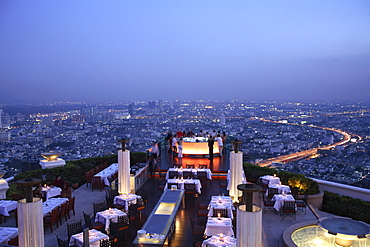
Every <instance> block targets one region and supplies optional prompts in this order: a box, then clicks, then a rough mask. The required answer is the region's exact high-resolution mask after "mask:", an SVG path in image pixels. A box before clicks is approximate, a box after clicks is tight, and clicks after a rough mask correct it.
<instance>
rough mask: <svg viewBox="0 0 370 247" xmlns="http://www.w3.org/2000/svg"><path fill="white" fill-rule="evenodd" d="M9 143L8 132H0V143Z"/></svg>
mask: <svg viewBox="0 0 370 247" xmlns="http://www.w3.org/2000/svg"><path fill="white" fill-rule="evenodd" d="M7 141H10V132H0V142H7Z"/></svg>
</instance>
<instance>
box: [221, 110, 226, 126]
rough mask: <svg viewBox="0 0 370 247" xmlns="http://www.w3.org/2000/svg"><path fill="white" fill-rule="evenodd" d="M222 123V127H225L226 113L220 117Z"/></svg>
mask: <svg viewBox="0 0 370 247" xmlns="http://www.w3.org/2000/svg"><path fill="white" fill-rule="evenodd" d="M220 123H221V126H224V125H225V124H226V117H225V113H221V116H220Z"/></svg>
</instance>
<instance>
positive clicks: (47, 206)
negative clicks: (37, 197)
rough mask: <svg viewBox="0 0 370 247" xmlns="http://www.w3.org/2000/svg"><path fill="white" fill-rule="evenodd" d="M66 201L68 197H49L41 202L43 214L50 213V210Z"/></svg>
mask: <svg viewBox="0 0 370 247" xmlns="http://www.w3.org/2000/svg"><path fill="white" fill-rule="evenodd" d="M68 201H69V200H68V198H50V199H49V200H47V201H45V202H43V203H42V211H43V215H44V216H46V215H48V214H49V213H51V211H53V209H55V208H57V207H59V206H61V205H62V204H64V203H67V202H68Z"/></svg>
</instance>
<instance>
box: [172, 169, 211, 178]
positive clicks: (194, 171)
mask: <svg viewBox="0 0 370 247" xmlns="http://www.w3.org/2000/svg"><path fill="white" fill-rule="evenodd" d="M170 171H177V172H178V173H179V177H182V173H183V172H186V171H188V172H192V173H193V174H194V175H196V174H197V173H198V171H205V172H206V175H207V179H209V180H212V172H211V170H210V169H208V168H198V169H191V168H173V167H172V168H170V169H168V171H167V173H166V180H168V179H169V173H170Z"/></svg>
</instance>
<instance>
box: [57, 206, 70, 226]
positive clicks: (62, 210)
mask: <svg viewBox="0 0 370 247" xmlns="http://www.w3.org/2000/svg"><path fill="white" fill-rule="evenodd" d="M67 206H68V203H67V202H66V203H63V204H62V206H61V207H60V211H59V215H58V216H59V221H60V224H62V217H63V216H64V218H65V219H66V220H68V219H67Z"/></svg>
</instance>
